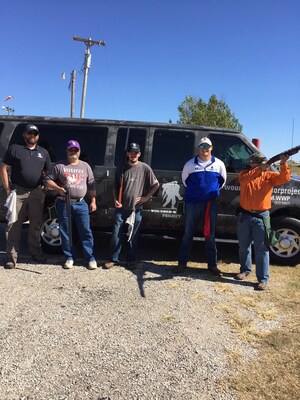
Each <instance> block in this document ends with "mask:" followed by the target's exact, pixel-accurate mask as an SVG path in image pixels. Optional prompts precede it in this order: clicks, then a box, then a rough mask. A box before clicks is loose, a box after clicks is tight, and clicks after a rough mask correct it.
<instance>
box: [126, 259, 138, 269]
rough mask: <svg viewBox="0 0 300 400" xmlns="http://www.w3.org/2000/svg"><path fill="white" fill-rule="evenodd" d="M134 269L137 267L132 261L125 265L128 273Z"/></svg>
mask: <svg viewBox="0 0 300 400" xmlns="http://www.w3.org/2000/svg"><path fill="white" fill-rule="evenodd" d="M136 267H137V265H136V263H135V262H134V261H132V262H129V263H128V264H127V269H129V270H130V271H133V270H134V269H136Z"/></svg>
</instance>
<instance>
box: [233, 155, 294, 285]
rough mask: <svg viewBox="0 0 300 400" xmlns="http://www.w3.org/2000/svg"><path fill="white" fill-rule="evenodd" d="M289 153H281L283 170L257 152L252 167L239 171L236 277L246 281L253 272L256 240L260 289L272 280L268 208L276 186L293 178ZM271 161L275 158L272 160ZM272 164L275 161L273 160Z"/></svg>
mask: <svg viewBox="0 0 300 400" xmlns="http://www.w3.org/2000/svg"><path fill="white" fill-rule="evenodd" d="M288 158H289V156H288V155H287V154H284V153H283V154H281V157H280V173H278V172H275V171H269V167H270V161H267V159H266V157H264V156H263V155H262V154H261V153H254V154H252V156H251V157H250V159H249V164H250V170H244V171H242V172H240V175H239V182H240V208H239V210H238V216H237V234H238V239H239V256H240V265H241V266H240V273H239V274H237V275H236V276H235V279H237V280H240V281H241V280H244V279H245V278H246V277H247V275H249V274H250V272H251V266H252V259H251V243H252V240H253V242H254V251H255V262H256V277H257V280H258V284H257V290H265V289H266V288H267V284H268V281H269V249H268V235H267V234H268V231H270V217H269V210H270V208H271V196H272V192H273V187H274V186H279V185H282V184H284V183H287V182H289V180H290V169H289V166H288V164H287V160H288ZM271 160H272V159H271ZM271 163H272V162H271Z"/></svg>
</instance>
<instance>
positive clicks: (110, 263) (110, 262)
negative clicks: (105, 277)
mask: <svg viewBox="0 0 300 400" xmlns="http://www.w3.org/2000/svg"><path fill="white" fill-rule="evenodd" d="M116 265H117V264H116V263H115V262H113V261H109V262H106V263H105V264H104V265H103V266H102V268H103V269H111V268H113V267H115V266H116Z"/></svg>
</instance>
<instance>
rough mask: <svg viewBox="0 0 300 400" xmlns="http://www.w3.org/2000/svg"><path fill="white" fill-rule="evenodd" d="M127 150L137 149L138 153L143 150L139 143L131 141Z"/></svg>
mask: <svg viewBox="0 0 300 400" xmlns="http://www.w3.org/2000/svg"><path fill="white" fill-rule="evenodd" d="M127 151H136V152H137V153H139V152H140V151H141V149H140V146H139V145H138V144H137V143H130V145H129V146H128V149H127Z"/></svg>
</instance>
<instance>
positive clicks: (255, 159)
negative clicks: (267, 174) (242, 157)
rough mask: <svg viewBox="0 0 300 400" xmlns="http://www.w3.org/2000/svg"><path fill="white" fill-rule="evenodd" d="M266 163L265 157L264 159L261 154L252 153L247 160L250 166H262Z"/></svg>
mask: <svg viewBox="0 0 300 400" xmlns="http://www.w3.org/2000/svg"><path fill="white" fill-rule="evenodd" d="M266 161H267V157H265V156H264V155H263V154H262V153H259V152H257V153H253V154H252V155H251V156H250V158H249V163H250V164H262V163H265V162H266Z"/></svg>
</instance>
